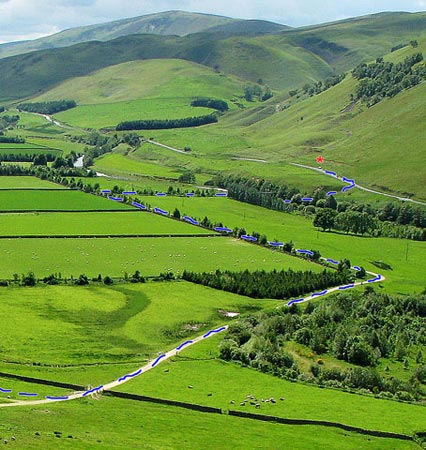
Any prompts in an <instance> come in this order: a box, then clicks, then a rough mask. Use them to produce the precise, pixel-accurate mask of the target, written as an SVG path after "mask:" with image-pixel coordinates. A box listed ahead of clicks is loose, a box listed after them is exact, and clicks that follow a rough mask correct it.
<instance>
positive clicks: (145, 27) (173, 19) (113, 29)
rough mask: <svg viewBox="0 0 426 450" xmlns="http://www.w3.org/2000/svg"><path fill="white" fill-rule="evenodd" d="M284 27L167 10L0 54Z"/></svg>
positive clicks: (6, 47)
mask: <svg viewBox="0 0 426 450" xmlns="http://www.w3.org/2000/svg"><path fill="white" fill-rule="evenodd" d="M285 28H288V27H285V26H284V25H279V24H275V23H272V22H266V21H245V20H237V19H231V18H229V17H222V16H216V15H211V14H200V13H190V12H185V11H167V12H161V13H157V14H149V15H144V16H139V17H132V18H129V19H122V20H116V21H113V22H107V23H100V24H96V25H89V26H84V27H77V28H71V29H69V30H65V31H61V32H60V33H56V34H53V35H51V36H46V37H43V38H40V39H35V40H33V41H25V42H12V43H7V44H2V45H0V58H4V57H7V56H13V55H19V54H22V53H28V52H30V51H36V50H44V49H49V48H50V49H52V48H58V47H68V46H70V45H74V44H79V43H82V42H88V41H108V40H112V39H117V38H119V37H122V36H128V35H131V34H137V33H139V34H157V35H177V36H186V35H188V34H192V33H199V32H202V31H205V30H207V29H212V30H214V32H221V33H235V32H240V33H241V32H244V33H246V32H249V33H271V32H278V31H281V30H283V29H285Z"/></svg>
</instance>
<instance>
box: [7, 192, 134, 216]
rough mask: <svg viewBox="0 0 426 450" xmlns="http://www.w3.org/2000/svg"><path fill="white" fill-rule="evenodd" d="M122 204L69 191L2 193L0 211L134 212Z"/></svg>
mask: <svg viewBox="0 0 426 450" xmlns="http://www.w3.org/2000/svg"><path fill="white" fill-rule="evenodd" d="M132 209H134V208H132V207H131V206H129V205H125V204H121V203H119V202H115V201H112V200H108V199H106V198H103V197H99V196H96V195H88V194H85V193H84V192H81V191H74V190H69V189H55V191H47V190H46V189H43V188H42V189H40V190H38V189H37V190H34V189H28V190H19V191H15V192H12V191H4V190H3V191H0V210H1V211H3V212H5V211H11V212H12V211H16V212H19V211H45V210H49V211H54V210H66V211H79V210H93V211H94V210H108V211H109V210H111V211H115V210H132Z"/></svg>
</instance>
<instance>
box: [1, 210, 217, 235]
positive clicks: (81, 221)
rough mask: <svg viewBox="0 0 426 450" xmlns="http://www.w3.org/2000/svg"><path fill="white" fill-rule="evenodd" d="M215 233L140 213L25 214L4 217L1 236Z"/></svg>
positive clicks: (154, 215) (151, 214) (180, 222)
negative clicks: (124, 215) (124, 214)
mask: <svg viewBox="0 0 426 450" xmlns="http://www.w3.org/2000/svg"><path fill="white" fill-rule="evenodd" d="M212 233H214V232H212V231H211V230H208V229H205V228H200V227H195V226H192V225H190V224H188V223H186V222H182V221H178V220H172V219H167V218H165V217H162V216H161V215H159V214H154V213H150V212H140V213H137V212H136V213H134V214H130V213H129V214H128V215H126V217H125V218H124V217H123V214H122V213H121V212H120V213H113V212H90V213H72V212H71V213H25V214H3V215H2V218H1V221H0V236H27V235H38V236H58V235H59V236H60V235H76V236H84V235H175V234H180V235H188V236H190V235H193V234H212Z"/></svg>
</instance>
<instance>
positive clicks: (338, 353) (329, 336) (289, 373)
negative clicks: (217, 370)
mask: <svg viewBox="0 0 426 450" xmlns="http://www.w3.org/2000/svg"><path fill="white" fill-rule="evenodd" d="M291 341H294V342H296V343H297V344H301V345H303V346H307V347H309V348H310V349H311V351H312V353H311V356H308V357H310V358H311V359H312V364H311V367H310V370H306V369H305V370H303V369H302V368H301V367H299V365H298V364H297V362H296V360H295V358H294V357H293V355H292V354H290V353H289V352H288V351H287V350H286V348H287V346H286V343H287V342H291ZM425 345H426V295H409V296H397V295H390V294H378V293H375V292H374V289H372V288H371V287H370V286H369V287H368V289H366V290H365V291H364V293H361V292H355V291H353V292H350V293H341V294H338V295H334V296H331V297H328V298H327V301H326V302H321V303H318V304H314V303H308V304H307V305H306V307H305V308H304V309H302V308H301V307H299V306H298V305H295V304H294V305H292V306H291V307H290V308H284V309H280V310H273V311H271V312H262V313H261V314H255V315H251V316H249V317H247V318H242V319H240V320H239V321H238V322H236V323H234V324H231V325H230V326H229V329H228V331H227V334H226V338H225V340H224V341H223V343H222V345H221V350H220V353H221V357H222V358H223V359H226V360H234V361H239V362H241V363H243V364H244V365H246V366H249V367H253V368H256V369H258V370H261V371H263V372H268V373H272V374H274V375H276V376H280V377H283V378H288V379H293V380H301V381H305V382H306V381H307V382H312V383H316V384H319V385H322V386H329V387H335V388H343V389H347V388H350V389H361V390H367V392H372V393H374V394H376V395H379V396H382V397H389V398H396V399H402V400H419V399H421V398H425V397H426V352H425V350H424V349H425ZM322 354H326V355H329V356H332V357H334V358H336V359H338V360H342V361H345V362H347V363H350V364H352V367H351V368H349V369H343V368H338V366H337V368H328V367H324V361H323V360H322V359H321V357H318V356H316V355H320V356H321V355H322ZM383 358H394V359H396V360H397V361H399V362H400V364H401V366H403V367H404V369H405V370H406V371H407V372H409V376H408V377H407V379H408V380H407V381H404V380H401V379H398V378H396V377H394V376H393V374H392V373H391V372H390V371H389V368H387V369H385V371H384V373H383V374H381V373H379V372H378V371H377V369H376V367H377V366H378V365H379V364H380V363H381V361H382V360H383ZM333 366H335V367H336V364H333Z"/></svg>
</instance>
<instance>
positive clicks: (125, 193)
mask: <svg viewBox="0 0 426 450" xmlns="http://www.w3.org/2000/svg"><path fill="white" fill-rule="evenodd" d="M123 195H136V192H135V191H124V192H123Z"/></svg>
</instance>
